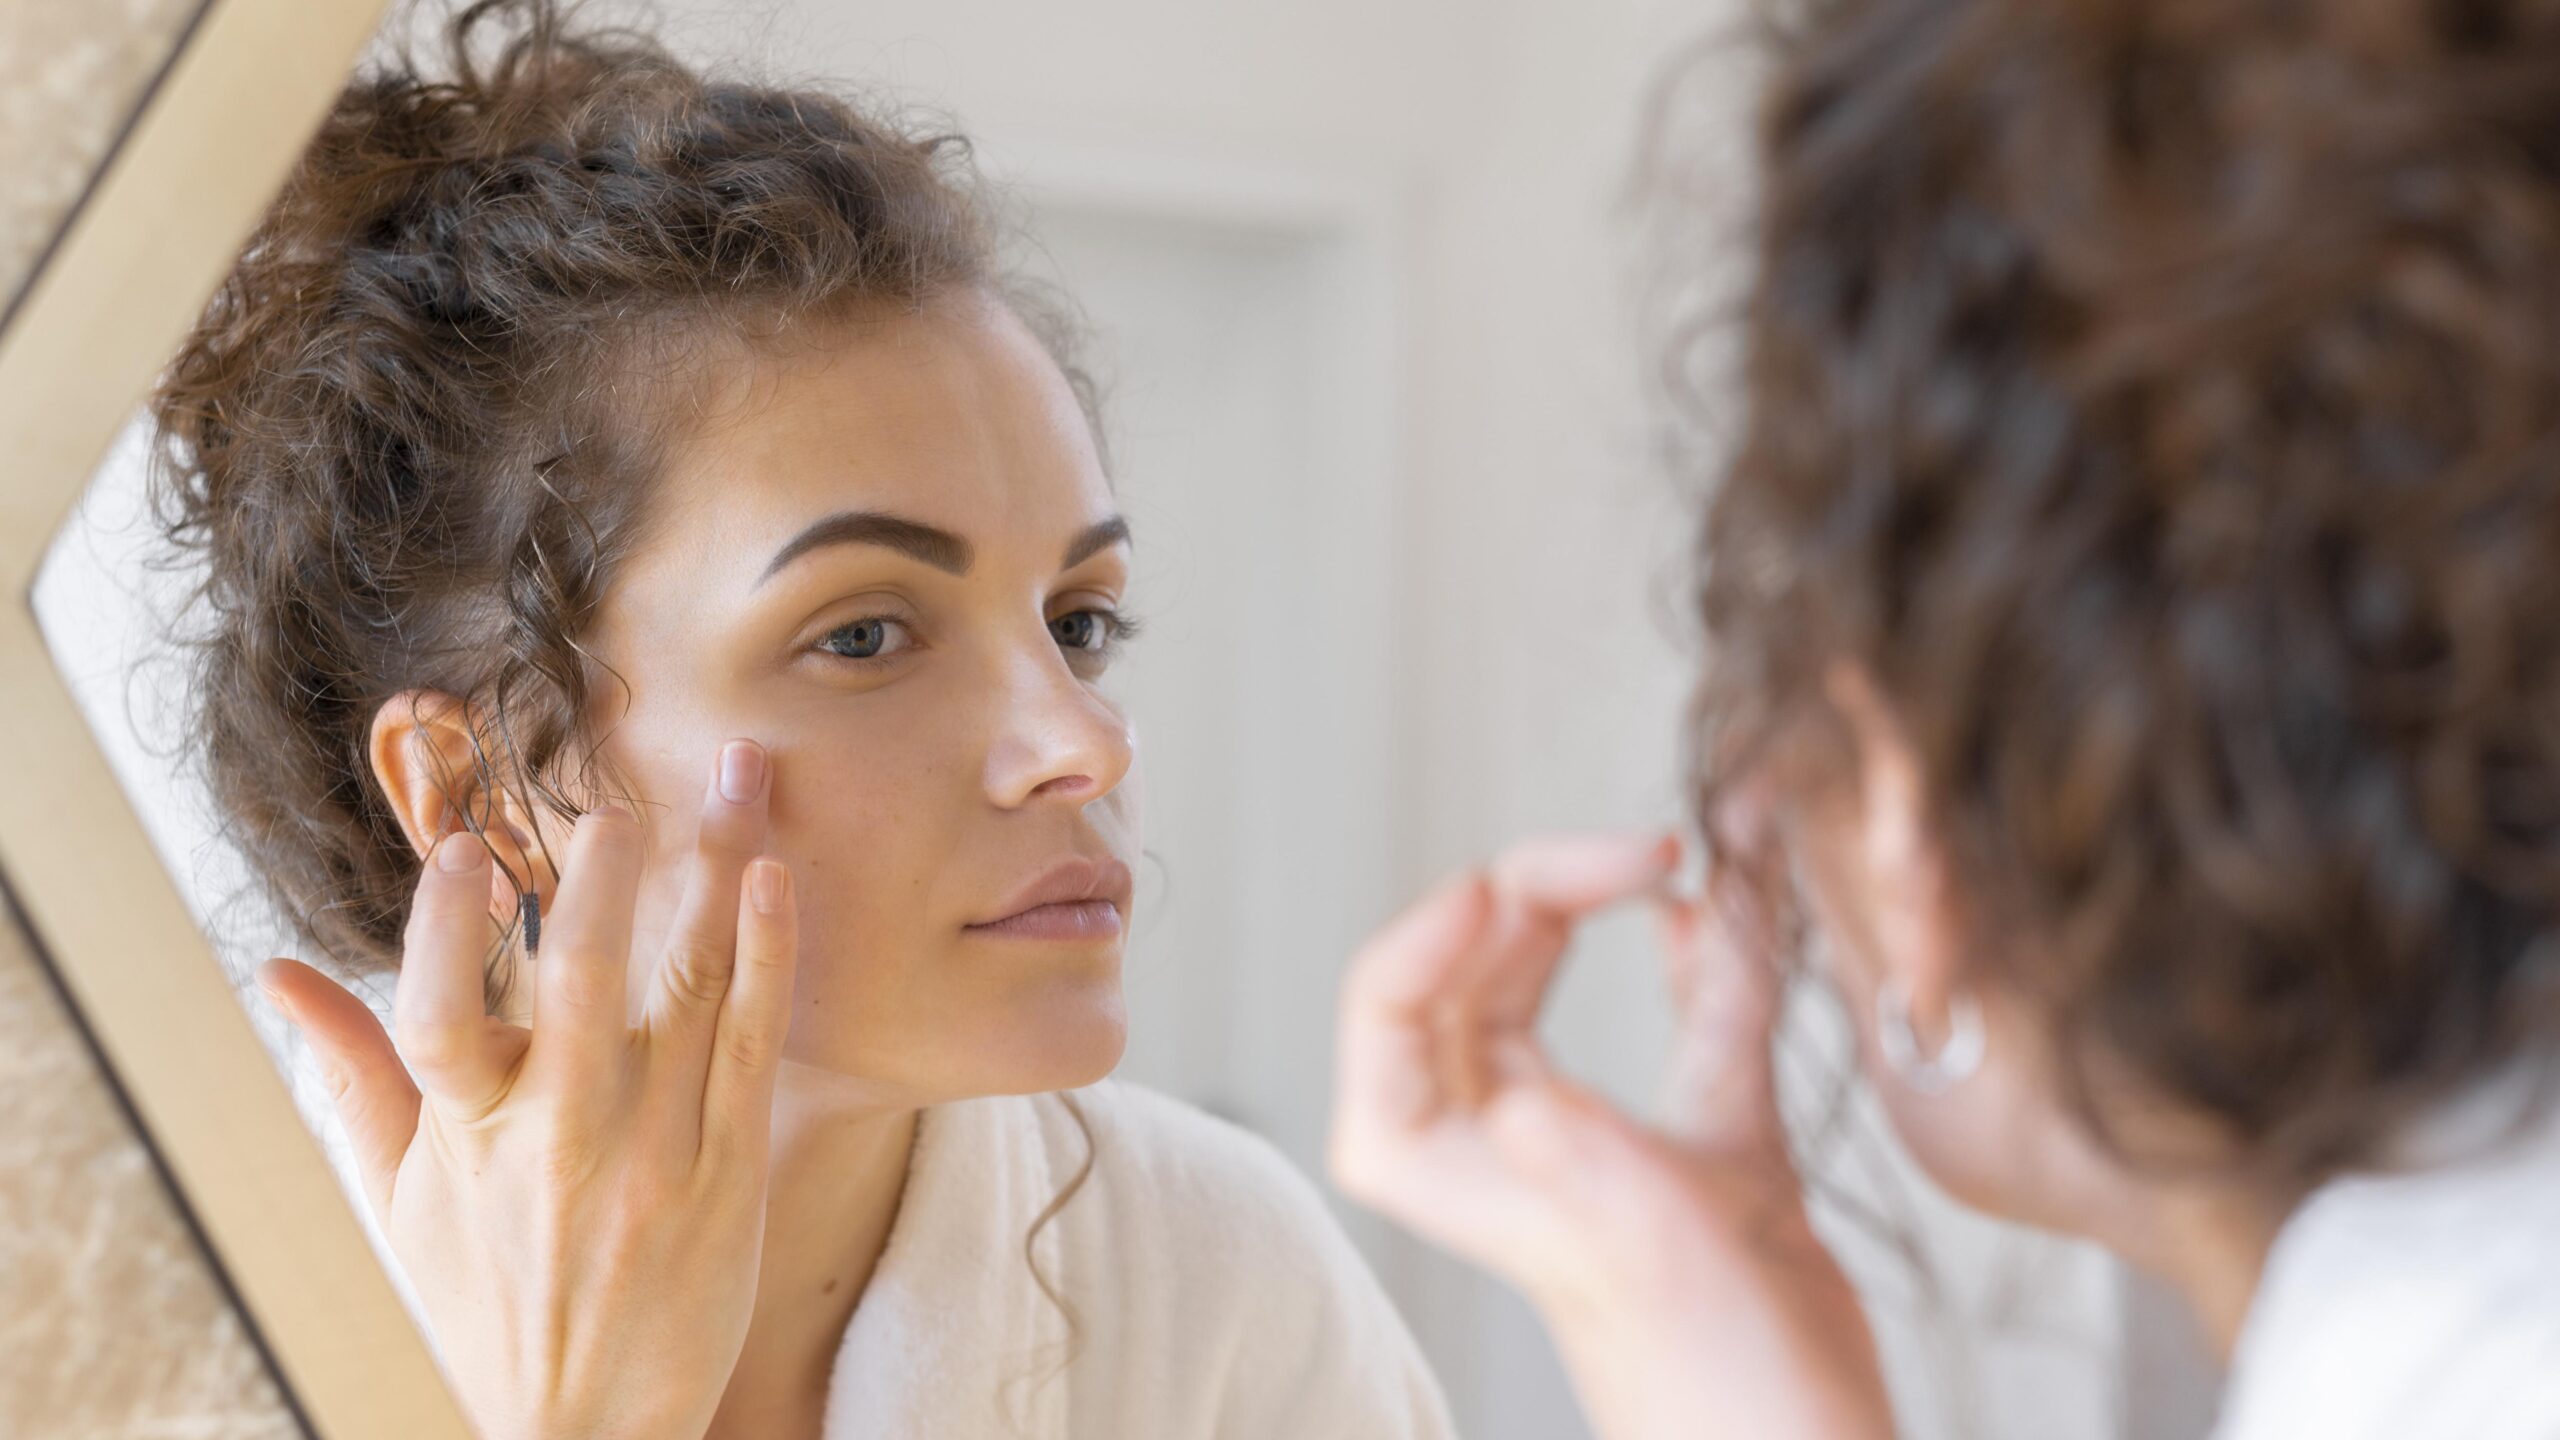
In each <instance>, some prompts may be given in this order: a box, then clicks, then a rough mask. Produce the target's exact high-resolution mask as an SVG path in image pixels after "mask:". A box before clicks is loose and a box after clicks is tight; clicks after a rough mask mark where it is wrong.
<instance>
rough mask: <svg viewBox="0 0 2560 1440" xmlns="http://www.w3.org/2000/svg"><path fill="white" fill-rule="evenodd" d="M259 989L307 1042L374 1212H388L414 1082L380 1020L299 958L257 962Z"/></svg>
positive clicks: (414, 1100)
mask: <svg viewBox="0 0 2560 1440" xmlns="http://www.w3.org/2000/svg"><path fill="white" fill-rule="evenodd" d="M257 979H258V988H259V989H260V990H262V991H264V992H266V996H267V1001H268V1003H269V1004H272V1005H274V1006H275V1007H276V1008H277V1009H278V1010H279V1011H281V1012H283V1014H284V1017H285V1019H287V1020H289V1021H291V1022H292V1023H293V1026H294V1028H295V1029H297V1030H299V1031H301V1032H302V1036H303V1038H304V1039H305V1040H306V1041H308V1042H309V1043H310V1045H311V1050H312V1054H313V1056H314V1057H315V1058H316V1059H317V1060H318V1061H319V1064H320V1073H321V1075H322V1076H323V1077H324V1079H325V1081H326V1083H327V1085H328V1088H329V1098H330V1101H331V1103H332V1104H334V1105H335V1106H336V1107H337V1111H338V1120H339V1122H340V1123H341V1124H343V1125H345V1126H346V1130H347V1140H348V1143H349V1144H350V1145H351V1146H353V1148H354V1150H355V1160H356V1171H357V1173H358V1175H359V1176H360V1177H361V1178H362V1180H363V1182H364V1188H365V1198H366V1199H367V1200H368V1201H369V1202H370V1203H371V1204H372V1205H373V1209H374V1215H375V1216H376V1218H378V1219H385V1220H387V1219H388V1218H389V1217H390V1213H391V1181H392V1177H393V1176H395V1175H397V1174H398V1173H399V1172H400V1161H401V1157H403V1156H405V1155H407V1154H408V1153H409V1142H410V1140H411V1139H413V1138H415V1136H416V1135H417V1133H418V1087H417V1083H416V1082H415V1081H413V1080H411V1079H410V1078H409V1071H408V1067H406V1066H404V1065H402V1064H401V1063H400V1055H399V1052H398V1051H397V1050H394V1049H393V1048H392V1045H391V1037H390V1035H389V1034H387V1033H385V1032H384V1030H383V1028H382V1021H381V1020H379V1019H378V1018H376V1017H375V1015H374V1013H373V1011H372V1009H371V1008H370V1007H368V1006H367V1005H366V1004H365V1003H364V1002H363V1001H362V1000H359V999H357V998H356V997H355V996H354V995H352V994H349V993H348V992H347V990H346V988H345V987H344V986H341V985H340V984H338V982H336V981H334V980H332V979H330V978H329V977H328V976H326V975H323V974H321V973H320V972H319V971H317V970H314V969H312V968H311V967H310V966H308V965H305V964H303V963H302V962H301V961H299V960H269V961H268V962H267V963H266V964H264V965H261V966H259V967H258V974H257Z"/></svg>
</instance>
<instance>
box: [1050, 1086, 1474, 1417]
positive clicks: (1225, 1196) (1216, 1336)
mask: <svg viewBox="0 0 2560 1440" xmlns="http://www.w3.org/2000/svg"><path fill="white" fill-rule="evenodd" d="M1042 1098H1043V1100H1044V1101H1045V1102H1047V1103H1044V1105H1043V1106H1042V1109H1043V1112H1044V1119H1043V1122H1042V1123H1043V1126H1044V1129H1046V1130H1048V1131H1050V1132H1051V1133H1052V1134H1055V1133H1056V1132H1057V1131H1058V1129H1059V1127H1061V1126H1064V1127H1068V1128H1069V1129H1070V1130H1071V1129H1072V1128H1074V1127H1076V1125H1077V1116H1078V1114H1080V1115H1081V1119H1082V1122H1083V1127H1084V1128H1088V1129H1089V1130H1090V1133H1091V1136H1092V1141H1091V1151H1090V1153H1091V1155H1092V1171H1091V1174H1090V1175H1089V1177H1088V1180H1087V1183H1088V1185H1089V1186H1090V1187H1091V1188H1092V1191H1093V1193H1092V1194H1090V1195H1079V1196H1078V1197H1077V1198H1076V1199H1075V1200H1074V1201H1073V1202H1072V1203H1070V1204H1069V1205H1068V1206H1067V1207H1066V1209H1065V1210H1063V1211H1062V1212H1061V1213H1060V1220H1061V1222H1062V1224H1063V1225H1064V1227H1065V1228H1066V1230H1067V1232H1068V1234H1069V1235H1070V1236H1072V1237H1074V1239H1073V1240H1072V1241H1071V1248H1072V1249H1074V1250H1077V1251H1082V1252H1084V1253H1083V1254H1082V1255H1080V1256H1078V1257H1077V1258H1078V1260H1080V1261H1090V1262H1092V1263H1094V1264H1096V1265H1097V1266H1099V1267H1100V1274H1101V1275H1103V1276H1108V1277H1110V1279H1111V1280H1112V1281H1113V1282H1116V1283H1115V1284H1114V1288H1115V1290H1116V1291H1117V1298H1116V1299H1115V1301H1114V1304H1113V1309H1114V1311H1115V1312H1116V1313H1115V1314H1114V1316H1113V1318H1112V1321H1111V1323H1112V1325H1113V1327H1114V1328H1115V1329H1117V1330H1120V1331H1121V1333H1120V1334H1119V1336H1118V1337H1116V1338H1118V1339H1120V1340H1121V1341H1122V1342H1123V1343H1127V1344H1133V1345H1135V1346H1137V1347H1139V1351H1138V1353H1145V1349H1146V1347H1149V1346H1152V1345H1171V1346H1174V1347H1176V1348H1177V1349H1178V1350H1179V1352H1180V1353H1183V1354H1185V1355H1187V1356H1189V1357H1191V1359H1192V1360H1193V1361H1194V1362H1206V1361H1210V1360H1211V1359H1212V1357H1217V1358H1218V1359H1219V1360H1222V1361H1223V1364H1222V1365H1219V1366H1216V1367H1215V1368H1217V1369H1218V1370H1221V1371H1222V1372H1223V1375H1222V1380H1221V1383H1220V1384H1219V1387H1218V1388H1219V1391H1220V1394H1221V1397H1222V1398H1221V1402H1220V1408H1221V1410H1222V1415H1221V1419H1220V1424H1219V1427H1218V1433H1220V1434H1225V1435H1239V1436H1243V1435H1259V1434H1264V1433H1269V1434H1273V1435H1278V1434H1286V1433H1291V1432H1290V1431H1289V1430H1288V1429H1287V1428H1286V1427H1285V1426H1282V1427H1281V1428H1277V1429H1270V1430H1265V1429H1263V1428H1260V1427H1259V1426H1258V1424H1257V1419H1256V1417H1258V1416H1265V1415H1267V1416H1270V1417H1275V1420H1274V1423H1275V1424H1276V1423H1278V1421H1277V1417H1282V1416H1291V1415H1294V1416H1296V1417H1298V1419H1300V1420H1303V1419H1304V1418H1305V1417H1306V1416H1307V1415H1308V1414H1309V1413H1311V1411H1310V1408H1309V1407H1310V1404H1311V1402H1313V1403H1316V1404H1317V1405H1318V1409H1317V1411H1315V1412H1314V1413H1322V1410H1323V1409H1324V1408H1326V1407H1329V1408H1330V1409H1331V1411H1332V1414H1333V1419H1332V1421H1331V1422H1329V1423H1330V1424H1331V1426H1332V1428H1331V1429H1330V1430H1328V1432H1327V1433H1333V1434H1339V1435H1343V1436H1362V1437H1366V1436H1377V1437H1390V1436H1392V1437H1439V1436H1443V1435H1445V1434H1446V1433H1447V1428H1446V1419H1445V1412H1444V1404H1445V1402H1444V1400H1443V1398H1442V1396H1441V1395H1440V1393H1439V1390H1438V1387H1437V1385H1436V1383H1435V1382H1434V1381H1433V1380H1432V1378H1431V1375H1430V1372H1429V1370H1428V1368H1427V1367H1426V1366H1425V1364H1424V1363H1423V1360H1422V1357H1421V1354H1420V1351H1419V1349H1418V1348H1417V1347H1416V1346H1415V1344H1414V1341H1413V1337H1412V1335H1411V1332H1410V1331H1409V1330H1407V1328H1406V1327H1405V1325H1404V1322H1403V1320H1402V1318H1401V1317H1400V1316H1399V1315H1398V1314H1397V1313H1396V1311H1395V1308H1394V1306H1393V1304H1392V1303H1391V1302H1390V1301H1389V1300H1388V1298H1387V1296H1386V1293H1385V1291H1384V1290H1383V1289H1382V1288H1381V1287H1380V1286H1379V1284H1378V1281H1377V1278H1376V1276H1375V1275H1374V1274H1372V1273H1371V1271H1370V1269H1369V1267H1368V1265H1367V1263H1366V1262H1365V1261H1364V1260H1363V1259H1362V1257H1361V1256H1360V1254H1359V1252H1358V1250H1357V1249H1356V1248H1355V1247H1354V1246H1353V1245H1352V1243H1351V1240H1350V1237H1349V1236H1348V1235H1347V1234H1345V1233H1344V1231H1343V1228H1342V1225H1341V1223H1340V1222H1339V1221H1338V1220H1337V1219H1336V1218H1335V1216H1334V1214H1333V1211H1332V1209H1331V1208H1330V1207H1329V1206H1328V1205H1327V1203H1326V1201H1325V1199H1324V1197H1323V1195H1322V1193H1321V1192H1320V1191H1319V1190H1318V1189H1317V1188H1316V1185H1315V1182H1314V1181H1313V1179H1312V1178H1311V1177H1309V1176H1308V1175H1307V1173H1306V1172H1305V1171H1303V1170H1301V1169H1300V1168H1299V1167H1298V1166H1297V1165H1296V1164H1294V1163H1292V1162H1291V1161H1290V1160H1289V1158H1288V1157H1287V1156H1286V1155H1284V1154H1282V1153H1281V1151H1280V1150H1279V1148H1278V1147H1277V1146H1275V1145H1273V1144H1272V1143H1271V1142H1270V1141H1269V1140H1266V1139H1264V1138H1263V1137H1262V1136H1259V1135H1256V1134H1254V1133H1252V1132H1251V1131H1249V1130H1246V1129H1244V1128H1243V1127H1242V1126H1239V1125H1236V1124H1234V1123H1233V1122H1230V1121H1228V1120H1224V1119H1221V1118H1219V1117H1218V1116H1215V1115H1212V1114H1210V1113H1208V1112H1207V1111H1204V1110H1202V1109H1200V1108H1199V1107H1197V1106H1195V1105H1191V1104H1189V1103H1187V1102H1185V1101H1182V1100H1178V1099H1176V1098H1174V1097H1172V1096H1169V1095H1166V1094H1163V1093H1162V1092H1159V1091H1156V1090H1152V1089H1149V1088H1147V1087H1146V1086H1143V1085H1138V1084H1135V1083H1132V1082H1129V1081H1124V1080H1106V1081H1103V1082H1101V1083H1100V1084H1098V1085H1093V1086H1088V1087H1086V1088H1084V1089H1081V1090H1074V1091H1067V1092H1061V1093H1060V1094H1057V1095H1053V1096H1048V1097H1042ZM1070 1107H1071V1108H1070ZM1079 1211H1081V1212H1082V1215H1081V1216H1080V1217H1079V1215H1078V1212H1079ZM1130 1281H1135V1282H1136V1283H1134V1284H1132V1283H1128V1282H1130Z"/></svg>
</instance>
